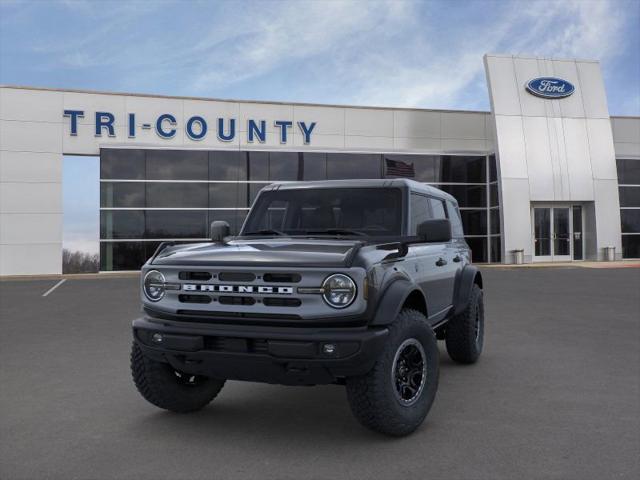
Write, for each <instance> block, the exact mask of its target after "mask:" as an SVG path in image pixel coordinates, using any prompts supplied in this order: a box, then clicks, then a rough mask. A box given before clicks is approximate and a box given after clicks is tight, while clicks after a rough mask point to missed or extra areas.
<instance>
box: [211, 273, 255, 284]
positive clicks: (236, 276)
mask: <svg viewBox="0 0 640 480" xmlns="http://www.w3.org/2000/svg"><path fill="white" fill-rule="evenodd" d="M218 278H220V281H221V282H253V281H254V280H255V279H256V276H255V274H253V273H248V272H220V274H219V275H218Z"/></svg>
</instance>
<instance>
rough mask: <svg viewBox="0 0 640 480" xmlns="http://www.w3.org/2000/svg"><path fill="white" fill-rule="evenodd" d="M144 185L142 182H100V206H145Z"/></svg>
mask: <svg viewBox="0 0 640 480" xmlns="http://www.w3.org/2000/svg"><path fill="white" fill-rule="evenodd" d="M144 186H145V184H144V183H142V182H130V183H129V182H128V183H117V182H115V183H112V182H102V183H101V184H100V206H101V207H103V208H144V206H145V197H144Z"/></svg>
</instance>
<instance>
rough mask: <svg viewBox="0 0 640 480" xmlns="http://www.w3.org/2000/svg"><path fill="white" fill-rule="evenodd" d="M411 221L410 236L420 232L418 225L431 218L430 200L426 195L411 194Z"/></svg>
mask: <svg viewBox="0 0 640 480" xmlns="http://www.w3.org/2000/svg"><path fill="white" fill-rule="evenodd" d="M410 208H411V221H410V222H409V235H415V234H416V233H417V232H418V225H420V224H421V223H422V222H424V221H425V220H428V219H429V218H430V217H431V214H430V211H429V200H428V199H427V197H425V196H424V195H419V194H417V193H412V194H411V207H410Z"/></svg>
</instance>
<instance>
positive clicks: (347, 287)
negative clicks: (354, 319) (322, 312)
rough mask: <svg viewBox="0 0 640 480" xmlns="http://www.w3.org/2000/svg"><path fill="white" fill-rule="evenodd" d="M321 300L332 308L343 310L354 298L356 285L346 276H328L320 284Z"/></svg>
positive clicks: (338, 274)
mask: <svg viewBox="0 0 640 480" xmlns="http://www.w3.org/2000/svg"><path fill="white" fill-rule="evenodd" d="M322 290H323V293H322V298H324V301H325V302H327V303H328V304H329V306H331V307H333V308H345V307H348V306H349V305H351V303H352V302H353V300H354V299H355V298H356V284H355V283H354V282H353V280H351V278H349V277H348V276H346V275H343V274H341V273H336V274H333V275H330V276H329V277H327V278H326V280H325V281H324V282H323V283H322Z"/></svg>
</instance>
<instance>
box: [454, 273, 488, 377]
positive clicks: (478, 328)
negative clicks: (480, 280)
mask: <svg viewBox="0 0 640 480" xmlns="http://www.w3.org/2000/svg"><path fill="white" fill-rule="evenodd" d="M445 328H446V333H445V341H446V345H447V353H449V356H450V357H451V359H452V360H453V361H455V362H458V363H466V364H469V363H476V362H477V361H478V358H479V357H480V354H481V353H482V346H483V344H484V299H483V295H482V289H481V288H480V287H479V286H478V285H476V284H474V285H473V287H472V288H471V294H470V295H469V303H468V304H467V306H466V308H465V309H464V310H463V311H462V312H461V313H460V314H458V315H456V316H455V317H454V318H452V319H451V320H450V321H449V323H447V325H446V327H445Z"/></svg>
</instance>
